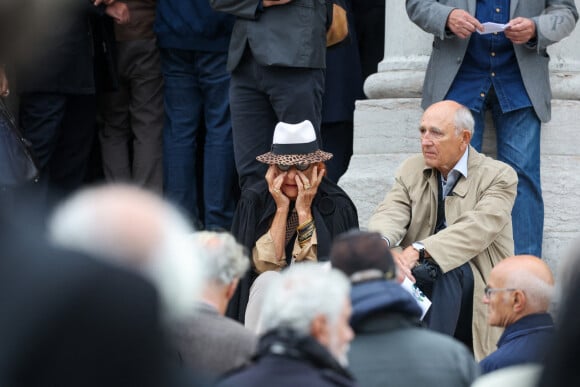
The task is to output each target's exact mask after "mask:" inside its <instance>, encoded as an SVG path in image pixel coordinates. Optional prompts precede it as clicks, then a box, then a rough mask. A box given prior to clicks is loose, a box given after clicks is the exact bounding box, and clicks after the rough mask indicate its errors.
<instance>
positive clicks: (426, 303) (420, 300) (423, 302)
mask: <svg viewBox="0 0 580 387" xmlns="http://www.w3.org/2000/svg"><path fill="white" fill-rule="evenodd" d="M401 286H402V287H403V289H405V290H406V291H408V292H409V293H411V295H412V296H413V297H414V298H415V300H416V301H417V304H419V307H420V308H421V310H422V311H423V314H422V315H421V320H423V317H425V314H427V311H428V310H429V308H430V307H431V300H430V299H428V298H427V296H426V295H424V294H423V292H422V291H421V290H420V289H419V288H418V287H416V286H415V284H414V283H412V282H411V280H410V279H409V278H407V277H405V280H404V281H403V283H401Z"/></svg>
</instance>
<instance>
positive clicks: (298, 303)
mask: <svg viewBox="0 0 580 387" xmlns="http://www.w3.org/2000/svg"><path fill="white" fill-rule="evenodd" d="M349 292H350V283H349V281H348V279H347V278H346V276H345V275H344V274H343V273H342V272H340V271H338V270H336V269H332V268H330V266H328V265H325V264H321V263H300V264H295V265H292V266H291V267H290V268H289V269H287V270H285V271H284V272H282V274H281V275H280V277H279V278H277V279H276V281H274V282H273V283H272V285H271V286H270V287H269V288H268V292H267V294H266V297H265V299H264V304H263V309H262V316H261V319H262V331H264V332H266V331H269V330H272V329H277V328H289V329H291V330H293V331H295V332H296V333H298V334H300V335H305V336H306V335H310V326H311V323H312V322H313V321H314V319H315V318H316V317H317V316H320V315H323V316H324V317H326V319H327V321H328V322H329V323H334V322H336V321H337V320H338V318H339V316H340V313H341V311H342V308H343V307H344V302H345V300H347V299H348V297H349Z"/></svg>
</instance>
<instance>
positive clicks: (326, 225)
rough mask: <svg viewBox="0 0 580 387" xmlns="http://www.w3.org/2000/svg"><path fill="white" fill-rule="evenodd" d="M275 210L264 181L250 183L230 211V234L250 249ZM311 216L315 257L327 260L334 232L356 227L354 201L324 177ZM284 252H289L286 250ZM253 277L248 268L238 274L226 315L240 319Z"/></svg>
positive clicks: (264, 230)
mask: <svg viewBox="0 0 580 387" xmlns="http://www.w3.org/2000/svg"><path fill="white" fill-rule="evenodd" d="M275 212H276V203H275V202H274V199H273V198H272V195H270V192H269V191H268V184H267V182H266V181H265V180H263V181H260V182H258V183H256V184H254V185H252V186H251V187H249V188H248V189H246V190H244V191H243V192H242V196H241V198H240V201H239V203H238V207H237V209H236V212H235V214H234V220H233V224H232V234H233V235H234V236H235V237H236V239H237V240H238V242H239V243H241V244H242V245H244V246H245V247H246V248H247V249H248V251H250V252H251V251H252V248H253V247H254V245H255V244H256V241H257V240H258V239H259V238H260V237H261V236H262V235H264V234H265V233H266V232H267V231H268V229H269V228H270V224H271V223H272V219H273V217H274V213H275ZM312 217H313V218H314V224H315V226H316V235H317V239H318V260H319V261H327V260H328V253H329V252H330V246H331V244H332V240H333V239H334V237H335V236H337V235H338V234H340V233H342V232H345V231H348V230H350V229H353V228H358V214H357V211H356V207H355V206H354V203H353V202H352V200H351V199H350V198H349V197H348V195H347V194H346V192H344V191H343V190H342V189H341V188H340V187H339V186H337V185H336V184H334V183H333V182H331V181H330V180H328V179H327V178H324V179H323V180H322V182H321V183H320V186H319V187H318V192H317V193H316V197H315V198H314V201H313V202H312ZM288 249H290V251H291V250H292V242H290V243H288V246H287V250H288ZM286 255H287V256H290V255H291V254H290V253H288V252H287V254H286ZM255 278H256V274H255V272H254V270H252V269H251V270H250V271H249V272H248V274H247V275H246V276H245V277H244V278H242V280H241V281H240V284H239V285H238V289H237V290H236V293H235V294H234V296H233V298H232V299H231V301H230V304H229V306H228V311H227V315H228V316H229V317H231V318H234V319H236V320H239V321H241V322H244V316H245V313H246V305H247V303H248V297H249V294H250V286H252V283H253V281H254V279H255Z"/></svg>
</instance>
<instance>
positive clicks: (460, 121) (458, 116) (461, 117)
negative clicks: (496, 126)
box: [454, 105, 475, 135]
mask: <svg viewBox="0 0 580 387" xmlns="http://www.w3.org/2000/svg"><path fill="white" fill-rule="evenodd" d="M454 121H455V122H454V123H455V134H457V135H460V134H461V131H463V130H469V133H471V134H472V135H473V128H474V127H475V121H474V120H473V115H472V114H471V111H470V110H469V109H468V108H466V107H465V106H463V105H462V106H460V107H459V108H458V109H457V110H456V111H455V119H454Z"/></svg>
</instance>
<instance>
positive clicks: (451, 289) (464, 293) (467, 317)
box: [424, 263, 473, 352]
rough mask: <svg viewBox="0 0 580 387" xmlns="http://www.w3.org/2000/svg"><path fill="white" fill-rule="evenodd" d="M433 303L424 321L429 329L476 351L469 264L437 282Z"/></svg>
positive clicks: (452, 271) (432, 298) (449, 272)
mask: <svg viewBox="0 0 580 387" xmlns="http://www.w3.org/2000/svg"><path fill="white" fill-rule="evenodd" d="M431 301H432V302H433V304H432V305H431V308H430V309H429V312H428V313H427V315H426V316H425V319H424V321H425V322H426V323H427V326H428V327H429V328H430V329H433V330H435V331H438V332H441V333H445V334H447V335H450V336H453V337H455V338H456V339H458V340H459V341H461V342H463V343H464V344H465V345H466V346H467V347H468V348H470V349H471V351H472V352H473V335H472V331H471V324H472V319H473V272H472V271H471V267H469V264H468V263H464V264H463V265H461V266H459V267H458V268H455V269H453V270H451V271H448V272H447V273H445V274H443V275H442V276H441V277H440V278H438V279H437V280H436V281H435V284H434V286H433V295H432V296H431Z"/></svg>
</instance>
